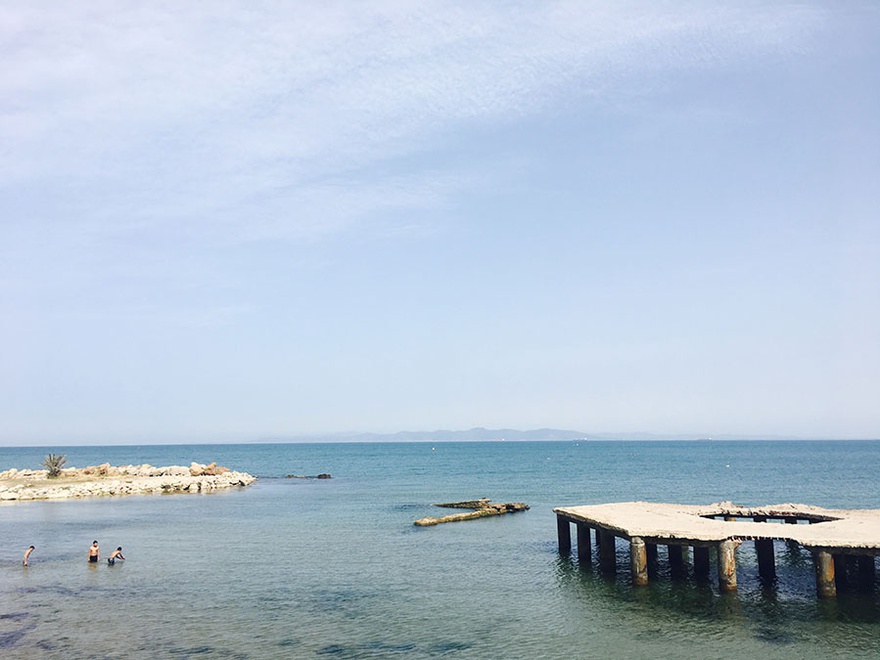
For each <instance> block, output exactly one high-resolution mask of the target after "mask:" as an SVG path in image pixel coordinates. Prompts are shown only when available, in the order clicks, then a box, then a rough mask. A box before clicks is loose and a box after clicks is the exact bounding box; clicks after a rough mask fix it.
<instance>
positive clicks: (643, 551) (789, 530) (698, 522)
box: [554, 502, 880, 597]
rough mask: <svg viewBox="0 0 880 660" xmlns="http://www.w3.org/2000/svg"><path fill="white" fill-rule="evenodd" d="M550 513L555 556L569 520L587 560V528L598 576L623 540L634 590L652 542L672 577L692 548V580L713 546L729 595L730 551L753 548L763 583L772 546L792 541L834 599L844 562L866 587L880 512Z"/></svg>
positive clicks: (635, 508)
mask: <svg viewBox="0 0 880 660" xmlns="http://www.w3.org/2000/svg"><path fill="white" fill-rule="evenodd" d="M554 512H555V513H556V516H557V530H558V538H559V549H560V552H564V553H565V552H570V551H571V532H570V523H574V524H575V525H576V526H577V533H578V537H577V540H578V554H579V559H581V561H586V560H588V558H589V556H590V551H591V539H590V530H595V532H596V544H597V546H598V548H599V559H600V567H601V568H602V569H603V570H605V571H614V570H615V565H616V561H615V557H614V547H615V546H614V543H615V539H616V538H624V539H627V540H629V541H630V555H631V570H632V578H633V583H634V584H636V585H641V584H647V580H648V571H649V566H648V564H649V563H651V561H652V560H653V558H656V548H657V545H666V546H668V548H669V561H670V564H671V565H672V569H673V573H675V572H676V571H680V570H682V568H683V566H684V563H685V557H686V550H687V548H688V547H693V549H694V573H695V574H696V575H708V572H709V549H710V548H715V549H716V557H717V564H718V577H719V585H720V588H721V589H722V590H723V591H730V590H734V589H736V559H735V556H736V555H735V549H736V547H737V546H739V545H740V544H741V543H742V542H744V541H753V542H754V543H755V549H756V554H757V557H758V568H759V572H760V574H761V576H762V577H765V578H772V577H774V576H775V561H774V551H773V542H774V541H787V542H788V543H790V544H798V545H800V546H803V547H804V548H806V549H808V550H809V551H810V552H811V553H812V555H813V561H814V566H815V569H816V586H817V592H818V594H819V595H820V596H821V597H832V596H835V595H836V586H837V585H838V584H839V583H841V582H843V581H844V580H845V579H846V573H847V571H846V560H847V558H848V557H850V558H851V560H850V563H852V562H853V561H857V562H858V576H859V577H858V580H859V581H860V582H861V583H862V584H863V585H864V584H869V583H870V585H873V583H874V576H875V566H874V564H875V561H874V558H875V557H876V556H877V555H880V510H876V509H870V510H869V509H861V510H840V509H823V508H820V507H814V506H808V505H804V504H775V505H768V506H761V507H743V506H738V505H736V504H733V503H731V502H720V503H717V504H709V505H686V504H665V503H653V502H618V503H613V504H599V505H587V506H573V507H559V508H556V509H554ZM774 523H783V524H774ZM835 565H836V567H837V575H835Z"/></svg>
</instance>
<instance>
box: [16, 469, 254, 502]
mask: <svg viewBox="0 0 880 660" xmlns="http://www.w3.org/2000/svg"><path fill="white" fill-rule="evenodd" d="M193 467H196V468H198V469H197V470H196V471H197V472H199V473H200V474H198V475H194V474H192V472H193ZM204 472H214V473H215V474H203V473H204ZM10 473H11V474H12V476H13V477H14V478H15V479H16V481H15V482H14V483H8V482H7V483H4V481H6V480H8V479H10V476H9V475H10ZM26 473H33V479H32V481H28V482H25V483H20V481H21V480H22V478H23V477H27V475H26ZM65 476H67V477H76V478H77V479H81V478H83V477H87V478H88V477H91V480H88V481H85V482H79V481H77V482H74V483H69V482H68V483H65V482H64V478H65ZM27 478H30V477H27ZM254 481H256V477H253V476H252V475H250V474H247V473H245V472H233V471H231V470H230V469H229V468H226V467H221V466H218V465H217V464H216V463H212V464H209V465H206V466H203V465H201V464H199V463H193V465H192V466H191V467H190V468H185V467H182V466H170V467H163V468H154V467H152V466H150V465H140V466H121V467H113V466H111V465H110V464H109V463H105V464H103V465H98V466H89V467H88V468H83V469H82V470H70V471H65V475H64V476H61V477H58V478H57V479H52V480H51V482H47V480H46V471H45V470H37V471H23V470H16V471H14V472H12V471H11V470H7V471H6V472H4V473H0V500H3V501H14V500H31V499H68V498H82V497H102V496H116V495H130V494H135V493H182V492H186V493H199V492H209V491H213V490H216V489H220V488H234V487H243V486H248V485H250V484H251V483H253V482H254Z"/></svg>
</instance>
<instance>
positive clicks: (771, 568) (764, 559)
mask: <svg viewBox="0 0 880 660" xmlns="http://www.w3.org/2000/svg"><path fill="white" fill-rule="evenodd" d="M755 553H756V554H757V555H758V574H759V575H760V576H761V577H762V578H764V579H766V580H772V579H773V578H775V577H776V557H775V556H774V554H773V539H758V540H756V541H755Z"/></svg>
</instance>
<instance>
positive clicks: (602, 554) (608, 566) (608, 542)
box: [597, 529, 617, 573]
mask: <svg viewBox="0 0 880 660" xmlns="http://www.w3.org/2000/svg"><path fill="white" fill-rule="evenodd" d="M597 531H598V530H597ZM614 539H615V537H614V532H610V531H608V530H607V529H603V530H602V531H601V533H600V534H599V568H600V569H602V572H603V573H616V572H617V553H616V545H615V542H614Z"/></svg>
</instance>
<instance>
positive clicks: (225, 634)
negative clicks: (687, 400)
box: [0, 441, 880, 658]
mask: <svg viewBox="0 0 880 660" xmlns="http://www.w3.org/2000/svg"><path fill="white" fill-rule="evenodd" d="M48 451H50V450H49V449H41V448H0V470H5V469H8V468H10V467H19V468H21V467H34V468H36V467H38V465H39V462H40V460H41V459H42V458H43V456H44V454H45V453H47V452H48ZM51 451H54V452H56V453H59V452H60V453H64V454H66V455H67V456H68V460H69V464H71V465H75V466H78V467H83V466H85V465H93V464H97V463H103V462H110V463H111V464H114V465H119V464H131V463H133V464H140V463H150V464H152V465H172V464H183V465H189V463H190V462H191V461H198V462H201V463H206V462H210V461H217V462H218V463H219V464H221V465H226V466H229V467H231V468H233V469H238V470H244V471H247V472H250V473H251V474H254V475H257V476H259V477H260V480H259V481H258V482H257V483H256V484H254V485H253V486H251V487H250V488H247V489H245V490H237V491H234V492H224V493H218V494H211V495H166V496H133V497H127V498H117V499H95V500H84V501H58V502H45V501H44V502H23V503H15V504H4V505H0V657H3V658H86V657H89V658H156V657H168V658H189V657H194V658H195V657H199V658H200V657H217V658H276V657H281V658H284V657H287V658H387V657H400V658H440V657H442V658H594V657H595V658H610V657H614V658H617V657H624V658H681V657H695V658H729V657H734V656H739V657H743V656H744V657H761V658H803V657H877V656H878V654H880V598H878V596H877V595H875V594H842V595H841V596H840V597H839V598H838V599H836V600H834V601H831V602H828V601H824V602H820V601H818V600H817V599H816V598H815V596H814V589H815V583H814V580H813V577H812V570H811V565H810V561H809V557H808V556H807V555H806V554H805V553H801V552H798V551H796V550H792V549H790V548H788V547H787V546H785V544H778V545H777V548H776V554H777V562H778V572H779V579H778V582H777V584H776V585H775V586H774V587H771V588H768V587H763V586H762V585H761V584H760V582H759V581H758V578H757V570H756V567H755V563H754V556H753V551H752V549H751V547H750V546H751V544H749V543H746V544H744V545H743V546H742V547H741V548H740V549H739V551H738V565H739V576H738V579H739V591H738V592H737V593H736V594H733V595H730V594H725V595H720V594H718V593H717V589H716V585H714V584H712V585H708V586H707V585H700V584H695V583H693V582H690V581H684V582H673V581H671V580H669V579H659V580H656V581H654V582H653V583H652V584H651V585H650V586H649V587H647V588H644V589H638V590H635V589H633V588H632V587H630V585H629V580H628V570H627V569H626V566H627V556H628V553H627V552H626V548H625V546H624V545H623V544H621V545H620V546H619V547H620V552H619V555H620V556H619V561H620V564H621V570H620V571H619V573H618V577H617V579H616V580H614V579H606V578H603V577H602V576H599V575H598V574H597V573H596V572H595V571H590V570H586V569H582V568H579V567H578V565H577V563H576V560H572V559H568V558H562V557H560V556H559V553H558V551H557V545H556V524H555V517H554V515H553V513H552V508H553V507H555V506H564V505H577V504H592V503H601V502H613V501H622V500H651V501H669V502H685V503H710V502H718V501H721V500H732V501H734V502H737V503H740V504H748V505H758V504H768V503H779V502H802V503H808V504H815V505H820V506H827V507H836V508H861V507H864V508H880V489H878V480H877V475H878V474H880V442H584V441H580V442H578V441H572V442H507V443H505V442H495V443H438V444H433V445H432V444H430V443H412V444H292V445H279V444H271V445H269V444H267V445H191V446H180V445H178V446H143V447H53V448H51ZM322 472H327V473H330V474H332V475H333V478H332V479H330V480H321V481H317V480H298V479H285V478H283V477H284V475H287V474H300V475H315V474H318V473H322ZM477 497H488V498H491V499H492V500H495V501H523V502H526V503H527V504H529V505H530V506H531V510H529V511H526V512H523V513H518V514H513V515H509V516H499V517H495V518H487V519H481V520H475V521H469V522H462V523H453V524H448V525H440V526H437V527H428V528H420V527H415V526H414V525H413V524H412V523H413V521H414V520H416V519H418V518H421V517H423V516H427V515H437V514H442V513H443V512H444V510H440V509H437V508H436V507H432V503H434V502H443V501H451V500H463V499H474V498H477ZM95 539H97V540H98V541H99V542H100V544H101V547H102V549H103V551H104V553H105V554H106V553H107V552H108V551H109V550H110V549H112V548H115V547H116V546H122V547H123V548H124V552H125V555H126V557H127V558H128V560H127V561H126V562H125V563H124V564H121V565H119V564H118V565H116V566H113V567H110V566H107V565H106V563H105V564H101V565H97V566H94V565H92V566H90V565H88V564H87V563H86V561H85V558H86V551H87V548H88V546H89V544H90V543H91V542H92V541H93V540H95ZM30 544H34V545H35V546H36V547H37V549H36V552H35V553H34V555H33V556H32V561H31V566H30V567H29V568H27V569H25V568H23V567H22V566H21V565H20V564H21V556H22V553H23V551H24V549H25V548H26V547H27V546H28V545H30ZM878 591H880V585H878Z"/></svg>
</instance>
